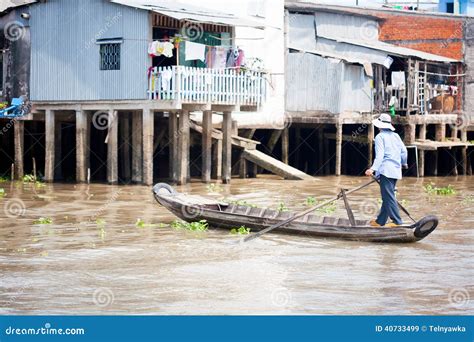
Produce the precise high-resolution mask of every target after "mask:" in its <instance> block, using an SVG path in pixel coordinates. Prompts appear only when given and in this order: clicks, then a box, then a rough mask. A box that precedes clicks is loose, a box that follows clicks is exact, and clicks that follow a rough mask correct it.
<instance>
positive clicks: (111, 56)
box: [100, 43, 120, 70]
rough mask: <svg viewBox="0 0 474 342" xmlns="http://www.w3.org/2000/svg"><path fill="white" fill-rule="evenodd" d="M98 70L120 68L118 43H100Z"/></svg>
mask: <svg viewBox="0 0 474 342" xmlns="http://www.w3.org/2000/svg"><path fill="white" fill-rule="evenodd" d="M100 70H120V43H112V44H100Z"/></svg>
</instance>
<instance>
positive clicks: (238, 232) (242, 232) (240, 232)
mask: <svg viewBox="0 0 474 342" xmlns="http://www.w3.org/2000/svg"><path fill="white" fill-rule="evenodd" d="M230 233H231V234H235V235H248V234H250V228H247V227H245V226H240V227H239V228H232V229H231V230H230Z"/></svg>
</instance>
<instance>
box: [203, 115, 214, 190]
mask: <svg viewBox="0 0 474 342" xmlns="http://www.w3.org/2000/svg"><path fill="white" fill-rule="evenodd" d="M211 169H212V112H211V111H208V110H206V111H204V112H203V116H202V181H203V182H205V183H209V182H210V181H211Z"/></svg>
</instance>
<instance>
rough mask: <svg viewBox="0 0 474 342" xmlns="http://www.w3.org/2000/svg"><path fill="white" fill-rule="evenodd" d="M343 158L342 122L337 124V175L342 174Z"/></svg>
mask: <svg viewBox="0 0 474 342" xmlns="http://www.w3.org/2000/svg"><path fill="white" fill-rule="evenodd" d="M341 160H342V123H337V124H336V170H335V173H336V176H340V175H341Z"/></svg>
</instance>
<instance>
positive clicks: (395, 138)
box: [365, 114, 408, 227]
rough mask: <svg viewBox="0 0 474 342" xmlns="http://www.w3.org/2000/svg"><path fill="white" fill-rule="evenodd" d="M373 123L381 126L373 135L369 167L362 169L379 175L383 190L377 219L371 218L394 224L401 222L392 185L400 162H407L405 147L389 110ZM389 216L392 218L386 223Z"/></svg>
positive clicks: (399, 171) (377, 222) (398, 175)
mask: <svg viewBox="0 0 474 342" xmlns="http://www.w3.org/2000/svg"><path fill="white" fill-rule="evenodd" d="M372 124H373V125H374V126H375V127H377V128H379V129H380V133H379V134H377V136H376V137H375V160H374V163H373V164H372V167H371V168H370V169H368V170H367V171H365V174H366V176H374V174H375V176H376V177H377V178H378V179H379V184H380V192H381V194H382V207H381V208H380V212H379V214H378V216H377V219H375V220H372V221H370V225H372V226H374V227H378V226H386V227H396V226H398V225H401V224H402V218H401V217H400V211H399V209H398V204H397V199H396V197H395V186H396V184H397V181H398V180H399V179H402V166H403V168H408V165H407V157H408V154H407V148H406V147H405V144H404V143H403V141H402V139H400V136H399V135H398V134H397V133H395V132H394V131H395V127H393V125H392V118H391V117H390V115H388V114H381V115H380V116H379V117H378V118H377V119H375V120H373V121H372ZM388 218H390V219H391V220H392V222H390V223H388V224H387V220H388Z"/></svg>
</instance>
